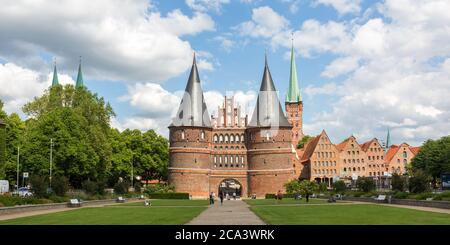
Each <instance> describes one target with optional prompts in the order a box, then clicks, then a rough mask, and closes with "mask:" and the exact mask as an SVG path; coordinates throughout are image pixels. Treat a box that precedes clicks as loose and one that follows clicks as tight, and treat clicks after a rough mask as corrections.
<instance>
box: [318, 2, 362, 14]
mask: <svg viewBox="0 0 450 245" xmlns="http://www.w3.org/2000/svg"><path fill="white" fill-rule="evenodd" d="M318 5H324V6H329V7H333V8H334V9H336V11H338V13H339V14H341V15H344V14H358V13H359V12H360V11H361V0H315V1H314V2H313V6H318Z"/></svg>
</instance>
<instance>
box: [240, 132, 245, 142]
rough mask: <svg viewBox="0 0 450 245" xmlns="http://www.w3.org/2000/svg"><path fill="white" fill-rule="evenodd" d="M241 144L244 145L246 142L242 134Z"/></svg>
mask: <svg viewBox="0 0 450 245" xmlns="http://www.w3.org/2000/svg"><path fill="white" fill-rule="evenodd" d="M241 142H242V143H244V142H245V140H244V135H243V134H241Z"/></svg>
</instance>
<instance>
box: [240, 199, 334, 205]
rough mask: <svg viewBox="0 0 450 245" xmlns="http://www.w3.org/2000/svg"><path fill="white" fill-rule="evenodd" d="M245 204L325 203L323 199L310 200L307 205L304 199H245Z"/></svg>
mask: <svg viewBox="0 0 450 245" xmlns="http://www.w3.org/2000/svg"><path fill="white" fill-rule="evenodd" d="M244 201H245V202H246V203H247V204H249V205H252V206H257V205H292V204H318V203H327V200H325V199H316V198H311V199H309V202H308V203H307V202H306V200H305V199H304V198H302V200H295V199H294V198H284V199H282V200H276V199H246V200H244Z"/></svg>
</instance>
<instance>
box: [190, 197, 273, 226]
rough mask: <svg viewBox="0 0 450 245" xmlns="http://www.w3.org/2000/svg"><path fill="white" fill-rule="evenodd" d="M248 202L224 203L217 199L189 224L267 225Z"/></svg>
mask: <svg viewBox="0 0 450 245" xmlns="http://www.w3.org/2000/svg"><path fill="white" fill-rule="evenodd" d="M248 207H249V206H248V205H247V203H245V202H244V201H242V200H228V201H227V200H224V201H223V205H222V206H221V205H220V201H216V202H215V204H214V206H210V207H209V208H207V209H206V210H205V211H203V212H202V213H201V214H200V215H199V216H197V217H195V218H194V219H193V220H191V221H190V222H189V223H187V224H188V225H265V223H264V222H263V221H262V220H261V219H260V218H259V217H258V216H256V214H254V213H253V212H252V211H250V209H249V208H248Z"/></svg>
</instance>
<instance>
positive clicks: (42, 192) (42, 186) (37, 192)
mask: <svg viewBox="0 0 450 245" xmlns="http://www.w3.org/2000/svg"><path fill="white" fill-rule="evenodd" d="M30 185H31V189H32V190H33V194H34V196H36V197H46V196H47V188H48V181H47V178H45V177H43V176H39V175H33V176H31V178H30Z"/></svg>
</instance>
